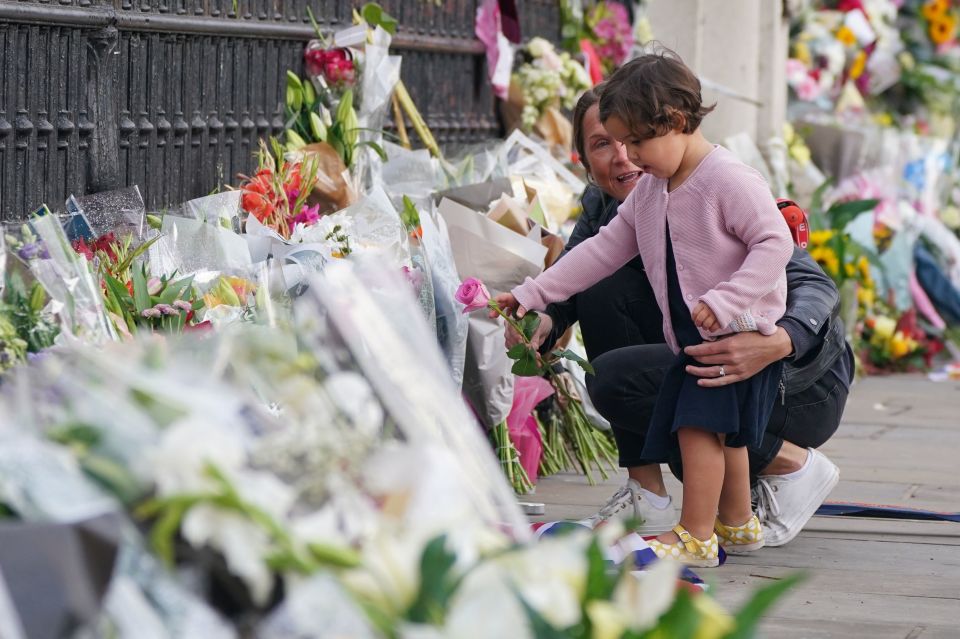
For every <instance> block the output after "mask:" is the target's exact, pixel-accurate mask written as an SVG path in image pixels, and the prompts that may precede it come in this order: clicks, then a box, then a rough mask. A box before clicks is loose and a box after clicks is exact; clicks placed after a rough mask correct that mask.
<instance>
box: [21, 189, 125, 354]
mask: <svg viewBox="0 0 960 639" xmlns="http://www.w3.org/2000/svg"><path fill="white" fill-rule="evenodd" d="M11 231H13V232H11ZM5 241H6V242H7V249H8V251H9V252H10V253H11V255H16V257H17V258H19V259H20V260H22V261H23V263H25V264H26V265H27V267H28V268H29V270H30V273H31V274H32V276H33V277H34V278H35V279H36V281H37V282H39V283H40V284H41V285H42V286H43V289H44V290H45V291H46V293H47V295H49V297H50V303H49V305H48V307H49V311H50V314H51V315H52V316H55V317H56V318H57V321H58V322H59V323H60V327H61V334H63V335H71V336H73V337H78V338H80V339H83V340H86V341H92V342H97V343H100V342H104V341H109V340H112V339H115V338H116V331H115V330H114V327H113V324H112V322H111V321H110V319H109V316H108V314H107V311H106V309H105V307H104V302H103V297H102V295H101V289H100V283H99V280H98V278H97V276H96V274H95V273H94V269H92V268H91V266H90V265H88V263H87V260H86V259H85V258H84V257H83V256H81V255H79V254H77V253H76V252H75V251H74V248H73V247H72V246H71V244H70V242H69V241H68V239H67V235H66V233H65V232H64V229H63V228H62V227H61V225H60V221H59V220H58V219H57V218H56V217H55V216H54V215H52V214H51V213H50V212H49V210H47V208H46V207H42V208H41V209H40V210H39V211H37V212H36V213H35V214H34V215H32V216H31V217H30V219H29V221H28V222H27V223H26V224H24V225H22V226H21V227H20V228H19V229H8V230H7V233H6V237H5Z"/></svg>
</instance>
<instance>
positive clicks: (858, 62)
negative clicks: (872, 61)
mask: <svg viewBox="0 0 960 639" xmlns="http://www.w3.org/2000/svg"><path fill="white" fill-rule="evenodd" d="M866 68H867V52H866V51H861V52H860V53H858V54H857V57H856V58H854V59H853V65H852V66H851V67H850V79H851V80H856V79H857V78H859V77H860V76H861V75H863V70H864V69H866Z"/></svg>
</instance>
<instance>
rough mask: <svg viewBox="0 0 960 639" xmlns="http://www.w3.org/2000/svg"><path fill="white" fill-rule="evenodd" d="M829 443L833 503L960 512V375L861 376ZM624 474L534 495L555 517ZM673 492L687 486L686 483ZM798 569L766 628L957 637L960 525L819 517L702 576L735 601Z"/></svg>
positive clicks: (574, 480)
mask: <svg viewBox="0 0 960 639" xmlns="http://www.w3.org/2000/svg"><path fill="white" fill-rule="evenodd" d="M822 450H823V452H824V453H826V454H827V456H829V457H830V458H831V459H832V460H833V461H834V462H835V463H836V464H837V465H838V466H839V467H840V483H839V485H838V486H837V488H836V489H835V490H834V491H833V493H832V494H831V496H830V498H829V500H828V501H844V502H847V501H854V502H869V503H878V504H890V505H898V506H907V507H912V508H926V509H931V510H940V511H951V512H956V511H960V476H958V470H960V463H958V460H960V382H943V383H934V382H931V381H928V380H927V379H926V378H924V377H922V376H892V377H871V378H867V379H864V380H862V381H859V382H858V383H857V384H856V385H855V387H854V390H853V392H852V394H851V398H850V401H849V403H848V404H847V410H846V412H845V414H844V418H843V423H842V425H841V427H840V430H839V431H838V432H837V434H836V435H835V436H834V438H833V439H832V440H831V441H830V442H829V443H828V444H827V445H826V446H824V447H823V449H822ZM671 479H672V478H671ZM623 481H624V479H623V477H616V478H611V480H609V481H607V482H605V483H604V484H603V485H600V486H594V487H591V486H588V485H587V484H586V482H585V481H584V480H583V478H580V477H576V476H573V475H562V476H557V477H552V478H547V479H545V480H543V481H541V483H540V485H539V486H538V487H537V492H536V496H535V497H534V499H535V500H536V501H540V502H545V503H546V504H547V507H546V514H545V515H544V517H542V518H541V517H537V518H536V519H547V520H554V519H566V518H574V519H578V518H581V517H583V516H586V515H588V514H590V513H591V512H593V511H595V510H596V508H597V506H598V505H599V504H601V503H603V502H604V501H605V500H606V498H607V497H608V496H609V495H610V494H612V492H613V491H614V490H615V489H616V487H617V486H618V485H620V484H621V483H622V482H623ZM670 490H671V493H672V494H674V495H679V494H680V489H679V484H677V483H676V482H673V483H672V484H671V486H670ZM797 570H803V571H805V572H806V573H807V574H808V577H809V578H808V579H807V580H806V581H805V582H804V583H803V584H801V585H800V586H798V587H797V588H796V589H795V590H794V591H793V592H792V593H791V594H790V595H789V596H787V597H786V598H785V599H784V600H783V601H782V602H781V603H780V604H779V605H778V606H777V607H776V608H775V609H774V611H773V612H772V613H771V614H770V615H769V617H768V619H767V620H766V622H765V624H764V635H765V636H768V637H777V638H779V637H785V638H794V637H843V638H845V639H846V638H854V637H864V638H866V637H870V638H886V637H891V638H892V637H897V638H906V639H917V638H922V639H932V638H935V637H936V638H943V639H947V638H950V639H957V638H960V524H956V523H941V522H921V521H902V520H888V519H857V518H851V517H843V518H837V517H814V518H813V520H812V521H811V522H810V524H809V525H808V526H807V528H806V529H805V530H804V531H803V532H802V533H801V534H800V536H799V537H797V539H796V540H795V541H793V542H792V543H790V544H788V545H787V546H784V547H782V548H765V549H763V550H760V551H758V552H757V553H755V554H753V555H751V556H750V557H733V558H731V559H730V561H729V562H728V563H727V564H726V565H725V566H723V567H721V568H719V569H712V570H711V569H701V570H700V575H701V576H702V577H703V578H704V579H706V580H707V581H709V582H710V583H711V584H712V585H713V587H714V588H713V591H714V593H715V595H716V597H717V598H718V599H719V600H720V601H721V602H722V603H724V604H725V605H726V606H727V607H728V608H730V609H735V608H736V607H737V605H738V604H739V603H740V602H742V601H743V600H744V599H745V597H746V596H747V595H748V594H749V593H750V592H751V591H752V590H753V589H754V588H755V587H758V586H759V585H761V584H764V583H767V582H768V581H769V580H771V579H778V578H780V577H782V576H783V575H786V574H790V573H792V572H796V571H797Z"/></svg>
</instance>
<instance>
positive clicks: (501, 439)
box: [457, 278, 616, 494]
mask: <svg viewBox="0 0 960 639" xmlns="http://www.w3.org/2000/svg"><path fill="white" fill-rule="evenodd" d="M457 300H458V301H460V303H462V304H464V311H463V312H464V313H472V312H474V311H478V310H492V311H494V312H496V313H497V314H498V315H500V317H502V318H503V320H504V321H505V322H507V323H508V324H510V325H511V326H512V327H513V328H514V330H515V331H516V332H517V334H518V335H520V336H522V343H520V344H517V345H515V346H513V347H512V348H510V350H508V351H507V357H509V358H510V359H511V360H514V365H513V368H512V370H511V372H512V373H513V374H514V375H519V376H521V377H529V376H543V375H546V376H548V377H549V378H550V381H551V383H552V384H553V386H554V388H555V389H556V390H557V393H558V395H559V402H560V411H559V413H557V414H556V420H555V421H554V422H552V423H551V425H550V426H549V427H547V428H546V434H547V436H546V437H545V438H544V443H545V446H544V450H545V459H546V460H547V464H546V466H544V465H542V464H541V468H542V469H543V470H544V474H549V473H551V472H557V471H558V470H559V468H555V467H554V466H553V464H560V465H561V467H569V466H568V463H564V462H565V461H567V462H573V463H575V465H576V466H579V468H580V471H581V472H582V473H583V474H584V475H586V477H587V481H589V482H590V483H591V484H593V468H594V466H596V468H597V470H599V472H600V475H601V477H602V478H603V479H606V478H607V471H606V469H605V466H608V467H609V468H610V469H612V470H616V448H615V447H614V446H613V444H612V443H611V442H610V440H609V439H608V438H607V437H606V435H604V434H603V433H601V432H600V431H598V430H597V429H596V428H594V427H593V425H592V424H591V423H590V420H589V419H588V418H587V415H586V413H585V411H584V408H583V403H582V402H581V400H580V398H579V397H577V396H576V395H575V394H574V393H572V392H571V389H570V387H569V384H568V383H567V381H566V380H565V379H564V378H563V376H562V375H561V374H560V373H559V372H558V371H557V370H556V369H555V368H554V366H553V365H552V364H553V362H555V361H557V360H559V359H568V360H570V361H573V362H575V363H577V364H579V365H580V366H581V367H582V368H583V369H584V370H585V371H586V372H588V373H593V367H592V366H590V363H589V362H587V361H586V360H584V359H583V358H581V357H580V356H579V355H577V354H576V353H574V352H573V351H571V350H569V349H567V350H556V351H554V352H552V353H551V354H550V357H549V358H548V359H547V360H546V361H545V360H544V359H543V358H542V357H541V356H540V355H539V353H537V351H536V349H534V348H533V347H532V346H531V342H530V339H531V338H532V336H533V334H534V332H535V331H536V330H537V326H538V325H539V323H540V317H539V316H538V315H537V314H536V313H535V312H528V313H527V314H526V315H524V317H523V318H522V319H519V318H516V317H512V316H511V315H508V314H507V313H506V312H505V311H503V309H501V308H500V307H499V306H498V305H497V303H496V302H495V301H494V300H493V299H491V298H490V294H489V292H488V291H487V289H486V287H485V286H484V285H483V282H481V281H480V280H477V279H475V278H468V279H466V280H465V281H464V282H463V284H461V285H460V288H459V290H458V291H457ZM493 438H494V443H495V446H496V447H497V451H498V454H499V457H500V461H501V465H502V467H503V468H504V471H505V473H506V475H507V477H508V478H509V479H510V481H511V483H512V485H513V486H514V489H515V490H516V491H517V492H518V493H519V494H523V493H526V492H529V490H530V488H531V487H532V486H531V484H530V480H529V477H528V476H527V474H526V472H525V471H524V469H523V467H522V465H521V464H520V460H519V457H518V456H517V454H516V449H515V448H514V446H513V444H512V443H511V441H510V438H509V434H508V433H507V431H506V427H505V426H498V427H497V428H495V429H494V432H493ZM561 441H562V443H561ZM571 465H572V464H571Z"/></svg>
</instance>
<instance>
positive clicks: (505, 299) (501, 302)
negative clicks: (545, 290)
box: [490, 293, 527, 319]
mask: <svg viewBox="0 0 960 639" xmlns="http://www.w3.org/2000/svg"><path fill="white" fill-rule="evenodd" d="M493 301H494V302H496V303H497V306H499V307H500V308H501V309H502V310H503V312H504V313H506V314H508V315H509V314H510V313H511V312H512V313H515V314H516V316H517V317H523V316H524V315H526V314H527V309H525V308H524V307H522V306H520V302H518V301H517V298H515V297H514V296H513V295H512V294H511V293H501V294H500V295H497V296H496V297H495V298H493ZM495 317H497V312H496V311H493V310H491V311H490V318H491V319H493V318H495Z"/></svg>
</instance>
